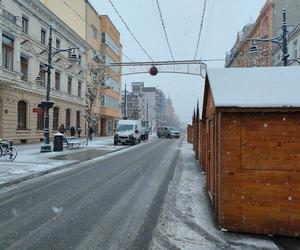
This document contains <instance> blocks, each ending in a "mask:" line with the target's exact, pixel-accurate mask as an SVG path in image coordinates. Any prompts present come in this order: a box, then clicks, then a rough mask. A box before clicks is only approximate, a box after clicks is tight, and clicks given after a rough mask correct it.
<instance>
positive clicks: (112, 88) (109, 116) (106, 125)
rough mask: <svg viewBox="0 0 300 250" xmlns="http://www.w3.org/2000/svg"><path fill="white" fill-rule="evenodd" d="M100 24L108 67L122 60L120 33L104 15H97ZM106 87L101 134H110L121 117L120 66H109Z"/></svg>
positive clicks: (102, 106)
mask: <svg viewBox="0 0 300 250" xmlns="http://www.w3.org/2000/svg"><path fill="white" fill-rule="evenodd" d="M99 19H100V25H101V44H100V52H101V54H102V57H103V61H104V62H105V64H106V65H107V66H108V67H109V65H110V64H111V63H120V62H121V61H122V45H121V42H120V33H119V31H118V30H117V28H116V27H115V26H114V24H113V23H112V21H111V20H110V19H109V17H108V16H106V15H101V16H100V17H99ZM108 71H109V72H108V73H109V79H108V80H107V82H106V86H107V89H106V90H105V91H104V92H103V94H102V95H101V106H100V118H101V135H112V134H113V129H114V128H115V127H116V123H117V121H118V120H119V119H120V117H121V110H120V101H121V88H122V71H121V67H116V66H113V67H109V70H108Z"/></svg>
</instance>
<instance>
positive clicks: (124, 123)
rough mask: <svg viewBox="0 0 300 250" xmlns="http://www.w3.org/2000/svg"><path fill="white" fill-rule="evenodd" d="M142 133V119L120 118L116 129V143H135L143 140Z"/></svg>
mask: <svg viewBox="0 0 300 250" xmlns="http://www.w3.org/2000/svg"><path fill="white" fill-rule="evenodd" d="M141 134H142V126H141V121H138V120H120V121H119V122H118V125H117V127H116V129H115V135H114V145H117V144H118V143H122V144H130V145H135V144H136V143H139V142H141Z"/></svg>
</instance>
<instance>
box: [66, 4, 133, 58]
mask: <svg viewBox="0 0 300 250" xmlns="http://www.w3.org/2000/svg"><path fill="white" fill-rule="evenodd" d="M63 2H64V4H65V5H66V6H67V7H68V8H69V9H70V10H72V11H73V12H74V13H75V14H76V15H77V16H78V17H79V18H80V19H81V20H82V21H84V22H86V24H87V25H88V26H89V27H90V28H91V29H92V28H93V27H92V25H90V24H89V23H88V22H87V20H86V19H85V18H84V17H82V16H81V15H80V14H79V13H78V12H77V11H76V10H75V9H73V8H72V7H71V6H70V5H69V4H68V3H67V2H66V1H65V0H63ZM121 54H122V55H123V56H124V57H125V58H127V59H128V60H129V61H131V62H134V60H132V59H131V58H130V57H128V56H127V55H125V53H124V52H123V51H121Z"/></svg>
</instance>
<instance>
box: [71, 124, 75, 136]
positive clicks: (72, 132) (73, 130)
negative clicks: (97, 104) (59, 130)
mask: <svg viewBox="0 0 300 250" xmlns="http://www.w3.org/2000/svg"><path fill="white" fill-rule="evenodd" d="M70 133H71V136H74V135H75V133H76V131H75V128H74V126H71V128H70Z"/></svg>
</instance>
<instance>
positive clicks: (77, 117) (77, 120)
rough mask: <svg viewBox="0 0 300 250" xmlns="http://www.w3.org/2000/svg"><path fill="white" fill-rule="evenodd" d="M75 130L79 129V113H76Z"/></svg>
mask: <svg viewBox="0 0 300 250" xmlns="http://www.w3.org/2000/svg"><path fill="white" fill-rule="evenodd" d="M76 128H80V111H79V110H78V111H77V112H76Z"/></svg>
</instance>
